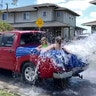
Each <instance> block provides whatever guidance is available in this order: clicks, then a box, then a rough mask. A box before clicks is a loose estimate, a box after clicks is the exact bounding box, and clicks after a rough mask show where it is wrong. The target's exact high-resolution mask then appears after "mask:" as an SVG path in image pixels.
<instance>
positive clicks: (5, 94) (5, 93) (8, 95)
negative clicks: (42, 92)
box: [0, 90, 20, 96]
mask: <svg viewBox="0 0 96 96" xmlns="http://www.w3.org/2000/svg"><path fill="white" fill-rule="evenodd" d="M0 96H20V95H16V94H13V93H11V92H8V91H5V90H0Z"/></svg>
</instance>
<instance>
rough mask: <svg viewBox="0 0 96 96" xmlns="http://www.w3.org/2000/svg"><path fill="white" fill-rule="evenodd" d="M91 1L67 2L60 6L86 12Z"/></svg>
mask: <svg viewBox="0 0 96 96" xmlns="http://www.w3.org/2000/svg"><path fill="white" fill-rule="evenodd" d="M90 1H91V0H69V2H67V3H62V4H61V6H63V7H67V8H70V9H72V10H86V9H87V8H88V7H89V6H91V4H90V3H89V2H90Z"/></svg>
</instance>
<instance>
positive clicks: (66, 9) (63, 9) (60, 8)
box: [55, 7, 80, 16]
mask: <svg viewBox="0 0 96 96" xmlns="http://www.w3.org/2000/svg"><path fill="white" fill-rule="evenodd" d="M55 10H56V11H60V10H61V11H68V12H71V13H72V14H74V15H76V16H80V15H79V14H77V13H75V12H74V11H72V10H69V9H68V8H65V7H59V8H57V9H55Z"/></svg>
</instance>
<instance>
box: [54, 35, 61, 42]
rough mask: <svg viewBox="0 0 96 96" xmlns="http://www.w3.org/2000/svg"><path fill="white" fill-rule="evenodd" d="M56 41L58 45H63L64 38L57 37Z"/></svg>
mask: <svg viewBox="0 0 96 96" xmlns="http://www.w3.org/2000/svg"><path fill="white" fill-rule="evenodd" d="M55 41H56V42H57V43H58V44H61V43H62V38H61V37H60V36H57V37H56V38H55Z"/></svg>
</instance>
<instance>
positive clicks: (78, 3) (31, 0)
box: [0, 0, 96, 33]
mask: <svg viewBox="0 0 96 96" xmlns="http://www.w3.org/2000/svg"><path fill="white" fill-rule="evenodd" d="M2 1H3V2H2ZM90 1H92V0H18V2H17V4H16V5H12V0H0V2H1V3H2V4H3V8H5V7H6V3H8V5H9V8H12V7H20V6H27V5H34V4H41V3H54V4H57V5H59V6H61V7H65V8H68V9H70V10H72V11H74V12H76V13H78V14H79V15H80V16H78V17H77V19H76V25H77V26H79V27H83V28H86V29H87V32H88V33H90V27H87V26H82V24H83V23H86V22H90V21H94V20H96V5H93V4H91V3H89V2H90ZM0 8H2V7H0Z"/></svg>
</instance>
